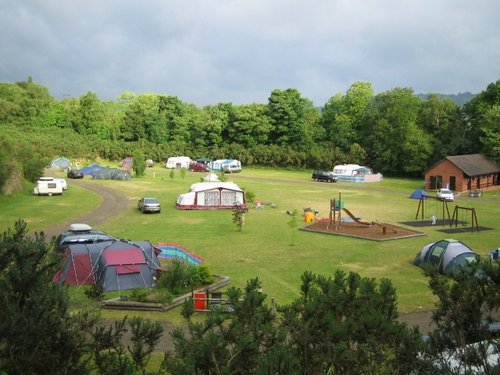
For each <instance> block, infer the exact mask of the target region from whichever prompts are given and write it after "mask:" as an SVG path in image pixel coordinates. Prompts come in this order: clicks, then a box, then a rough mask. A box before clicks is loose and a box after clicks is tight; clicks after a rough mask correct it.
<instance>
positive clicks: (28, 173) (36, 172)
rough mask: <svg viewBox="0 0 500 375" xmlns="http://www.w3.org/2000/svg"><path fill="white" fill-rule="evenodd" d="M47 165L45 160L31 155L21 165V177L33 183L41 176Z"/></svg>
mask: <svg viewBox="0 0 500 375" xmlns="http://www.w3.org/2000/svg"><path fill="white" fill-rule="evenodd" d="M46 165H47V162H46V160H44V159H41V158H40V157H38V155H32V157H31V158H29V159H27V160H25V161H24V163H23V175H24V178H26V179H27V180H28V181H30V182H32V183H35V182H36V181H37V180H38V179H39V178H40V177H42V176H43V170H44V168H45V166H46Z"/></svg>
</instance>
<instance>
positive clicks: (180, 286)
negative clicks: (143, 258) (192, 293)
mask: <svg viewBox="0 0 500 375" xmlns="http://www.w3.org/2000/svg"><path fill="white" fill-rule="evenodd" d="M213 280H214V277H213V276H212V275H211V274H210V271H209V269H208V267H206V266H196V265H193V264H187V263H182V262H179V261H178V260H174V261H173V262H172V263H170V264H169V265H168V266H167V269H166V271H165V272H163V273H162V274H160V277H159V279H158V284H157V287H158V288H164V289H166V290H168V291H170V292H171V293H173V294H175V295H179V294H182V293H185V292H187V291H189V290H190V288H192V287H194V286H196V285H203V284H207V283H211V282H212V281H213Z"/></svg>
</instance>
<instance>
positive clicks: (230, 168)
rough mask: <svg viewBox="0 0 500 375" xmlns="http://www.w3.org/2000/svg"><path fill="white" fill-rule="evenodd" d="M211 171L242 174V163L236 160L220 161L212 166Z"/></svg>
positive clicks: (214, 162)
mask: <svg viewBox="0 0 500 375" xmlns="http://www.w3.org/2000/svg"><path fill="white" fill-rule="evenodd" d="M210 169H211V170H213V171H217V172H224V173H236V172H241V161H239V160H236V159H219V160H215V161H213V162H212V163H211V164H210Z"/></svg>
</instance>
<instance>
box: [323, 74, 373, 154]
mask: <svg viewBox="0 0 500 375" xmlns="http://www.w3.org/2000/svg"><path fill="white" fill-rule="evenodd" d="M372 99H373V89H372V85H371V83H368V82H355V83H353V84H352V85H351V87H350V88H349V90H348V91H347V93H346V94H345V95H342V94H337V95H335V96H333V97H332V98H330V100H329V101H328V102H327V103H326V104H325V106H324V108H323V112H322V115H321V124H322V126H323V127H324V129H325V131H326V138H327V140H328V141H329V142H332V144H334V145H335V146H337V147H339V148H340V149H341V150H343V151H345V152H347V151H348V150H349V148H350V147H351V145H352V143H354V142H356V141H357V138H358V131H359V127H360V126H361V123H362V122H361V120H362V118H363V116H364V113H365V111H366V107H367V106H368V104H369V103H370V101H371V100H372Z"/></svg>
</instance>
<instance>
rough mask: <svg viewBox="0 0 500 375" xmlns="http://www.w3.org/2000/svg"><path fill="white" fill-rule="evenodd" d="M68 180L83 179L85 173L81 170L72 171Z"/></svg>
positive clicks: (68, 175)
mask: <svg viewBox="0 0 500 375" xmlns="http://www.w3.org/2000/svg"><path fill="white" fill-rule="evenodd" d="M66 176H67V177H68V178H83V172H82V171H80V170H79V169H72V170H70V171H69V172H68V174H67V175H66Z"/></svg>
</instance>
